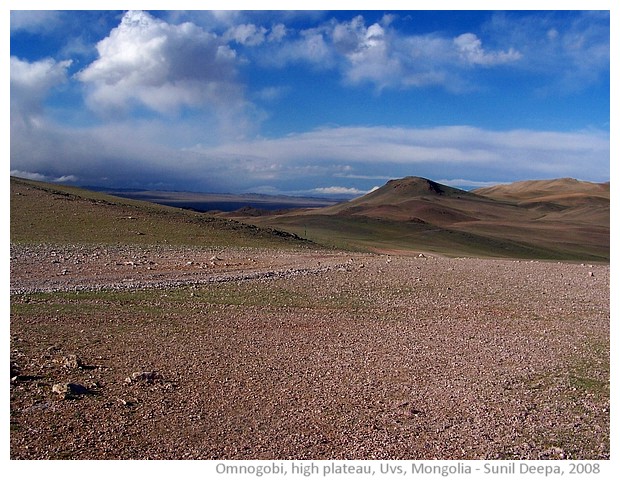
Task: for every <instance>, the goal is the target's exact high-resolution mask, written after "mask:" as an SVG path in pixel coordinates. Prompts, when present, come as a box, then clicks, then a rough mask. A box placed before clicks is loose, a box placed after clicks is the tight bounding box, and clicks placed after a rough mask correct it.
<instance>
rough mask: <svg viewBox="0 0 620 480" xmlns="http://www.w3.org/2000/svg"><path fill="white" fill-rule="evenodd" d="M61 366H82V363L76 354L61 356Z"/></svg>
mask: <svg viewBox="0 0 620 480" xmlns="http://www.w3.org/2000/svg"><path fill="white" fill-rule="evenodd" d="M62 366H63V367H65V368H82V367H83V366H84V363H83V362H82V360H81V359H80V357H78V356H77V355H67V356H66V357H62Z"/></svg>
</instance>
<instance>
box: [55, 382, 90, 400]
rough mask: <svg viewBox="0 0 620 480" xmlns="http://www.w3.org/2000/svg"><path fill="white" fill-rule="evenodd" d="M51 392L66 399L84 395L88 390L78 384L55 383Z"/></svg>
mask: <svg viewBox="0 0 620 480" xmlns="http://www.w3.org/2000/svg"><path fill="white" fill-rule="evenodd" d="M52 392H53V393H56V394H58V395H59V396H60V397H61V398H63V399H67V398H73V397H76V396H79V395H84V394H86V393H88V392H89V390H88V388H86V387H85V386H84V385H80V384H78V383H55V384H54V385H52Z"/></svg>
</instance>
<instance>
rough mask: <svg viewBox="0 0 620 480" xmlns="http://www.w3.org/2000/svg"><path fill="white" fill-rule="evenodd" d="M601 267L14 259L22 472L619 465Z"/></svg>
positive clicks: (246, 257)
mask: <svg viewBox="0 0 620 480" xmlns="http://www.w3.org/2000/svg"><path fill="white" fill-rule="evenodd" d="M609 285H610V269H609V265H603V264H600V265H599V264H595V265H591V264H579V263H557V262H536V261H532V262H531V261H512V260H480V259H448V258H434V257H431V256H422V257H405V256H395V255H392V256H387V255H370V254H351V253H339V252H330V251H314V250H308V249H306V250H299V251H287V252H284V251H271V250H256V249H251V248H245V249H230V248H229V249H199V248H173V247H129V246H127V247H123V246H118V247H112V246H75V247H71V246H62V247H60V246H54V245H40V246H32V245H31V246H23V245H12V246H11V347H10V348H11V388H10V391H11V399H10V408H11V415H10V420H11V438H10V455H11V458H12V459H159V458H165V459H433V458H439V459H478V458H486V459H505V458H519V459H547V458H549V459H560V458H570V459H606V458H609V455H610V450H609V432H610V426H609V417H610V413H609V408H610V404H609V326H610V325H609V324H610V310H609V292H610V290H609Z"/></svg>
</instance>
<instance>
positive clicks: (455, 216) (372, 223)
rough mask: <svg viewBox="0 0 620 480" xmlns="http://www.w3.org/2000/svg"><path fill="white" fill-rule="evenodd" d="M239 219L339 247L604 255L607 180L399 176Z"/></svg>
mask: <svg viewBox="0 0 620 480" xmlns="http://www.w3.org/2000/svg"><path fill="white" fill-rule="evenodd" d="M239 219H240V220H241V221H248V222H250V223H253V224H256V225H262V226H267V225H268V226H270V227H274V228H279V229H283V230H286V231H289V232H293V233H295V234H297V235H300V236H303V237H306V238H309V239H311V240H313V241H316V242H319V243H326V244H331V245H335V246H339V247H345V248H359V249H367V250H374V251H382V252H386V251H410V252H412V251H413V252H430V253H435V254H441V255H449V256H489V257H516V258H545V259H572V260H578V259H579V260H592V261H597V260H598V261H608V260H609V243H610V240H609V183H607V184H595V183H588V182H580V181H577V180H572V179H560V180H553V181H531V182H519V183H517V184H512V185H502V186H498V187H492V188H490V189H479V190H475V191H473V192H467V191H464V190H460V189H457V188H453V187H449V186H446V185H442V184H439V183H437V182H433V181H431V180H428V179H425V178H421V177H406V178H403V179H399V180H391V181H389V182H388V183H387V184H385V185H384V186H383V187H381V188H379V189H377V190H375V191H373V192H371V193H368V194H366V195H364V196H362V197H359V198H357V199H354V200H351V201H349V202H343V203H340V204H337V205H334V206H330V207H325V208H318V209H304V210H298V211H294V212H288V213H284V214H280V215H270V216H262V217H255V218H247V217H245V218H244V217H243V216H241V217H239Z"/></svg>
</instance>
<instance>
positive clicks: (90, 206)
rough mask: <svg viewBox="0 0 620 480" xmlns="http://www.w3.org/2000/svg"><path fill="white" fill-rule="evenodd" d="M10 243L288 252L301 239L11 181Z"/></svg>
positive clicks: (182, 212)
mask: <svg viewBox="0 0 620 480" xmlns="http://www.w3.org/2000/svg"><path fill="white" fill-rule="evenodd" d="M10 183H11V186H10V188H11V200H10V201H11V204H10V207H11V231H10V238H11V242H19V243H41V242H49V243H122V244H167V245H200V246H253V247H277V248H290V247H298V246H301V245H305V244H307V242H304V241H302V240H300V239H296V238H294V237H292V236H289V235H285V234H283V233H282V232H275V231H273V230H269V229H260V228H257V227H254V226H249V225H244V224H241V223H239V222H236V221H232V220H225V219H221V218H214V217H212V216H208V215H205V214H201V213H197V212H191V211H186V210H180V209H176V208H171V207H164V206H161V205H155V204H153V203H148V202H141V201H134V200H127V199H122V198H118V197H113V196H110V195H106V194H103V193H98V192H92V191H89V190H84V189H80V188H75V187H67V186H61V185H53V184H47V183H42V182H35V181H30V180H22V179H18V178H11V181H10Z"/></svg>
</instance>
